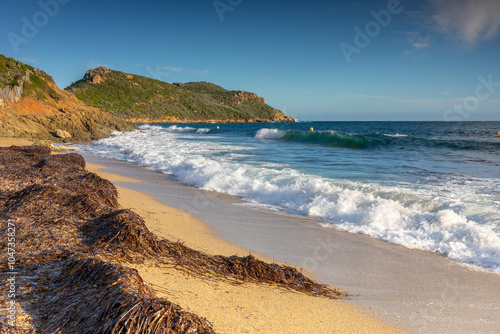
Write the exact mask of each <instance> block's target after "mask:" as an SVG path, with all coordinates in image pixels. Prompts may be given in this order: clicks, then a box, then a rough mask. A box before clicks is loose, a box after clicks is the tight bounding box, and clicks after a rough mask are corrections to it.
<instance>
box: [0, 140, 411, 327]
mask: <svg viewBox="0 0 500 334" xmlns="http://www.w3.org/2000/svg"><path fill="white" fill-rule="evenodd" d="M12 144H15V145H23V144H31V142H29V141H22V140H13V141H12V140H3V141H0V146H4V147H5V146H11V145H12ZM58 161H63V160H60V159H58ZM87 168H88V170H89V171H95V172H96V173H98V174H99V175H100V176H101V177H103V178H108V179H110V180H111V181H112V182H114V183H115V184H119V183H141V181H138V180H135V179H132V178H129V177H123V176H117V175H114V174H112V173H107V172H106V171H105V169H104V171H100V170H102V169H103V167H102V166H98V165H91V164H89V165H88V166H87ZM118 192H119V205H120V207H121V208H124V209H132V210H134V211H135V212H137V213H138V214H139V215H141V216H142V217H143V218H144V220H145V223H146V226H147V228H148V229H150V230H151V231H153V232H154V233H155V234H156V235H158V236H160V237H165V238H168V239H169V240H178V241H182V242H184V243H185V245H187V246H189V247H192V248H194V249H199V250H203V251H205V252H207V253H209V254H222V255H228V256H229V255H235V254H237V255H241V256H246V255H248V254H249V253H250V250H248V249H245V248H242V247H238V246H235V245H233V244H231V243H228V242H226V241H224V240H223V239H222V238H220V237H217V236H216V235H215V234H214V232H213V231H212V230H211V229H210V228H208V227H207V225H206V224H205V223H204V222H202V221H200V220H199V219H197V218H196V217H194V216H193V215H191V214H189V213H186V212H184V211H182V210H179V209H175V208H172V207H169V206H167V205H165V204H162V203H160V202H158V201H157V200H156V199H155V198H154V197H152V196H150V195H147V194H144V193H142V192H138V191H134V190H130V189H126V188H124V187H118ZM252 254H253V255H258V254H256V253H254V252H252ZM258 257H259V258H260V259H263V260H266V261H268V262H274V261H272V260H270V259H268V258H266V257H264V256H260V255H258ZM124 264H125V265H126V266H127V267H129V268H134V269H136V270H137V271H138V273H139V275H140V276H141V277H142V279H143V280H144V282H145V283H146V285H148V286H149V287H151V288H152V289H153V291H154V293H155V295H156V297H159V298H162V297H163V298H165V299H166V300H168V301H170V302H173V303H175V304H177V305H179V306H180V307H181V308H182V309H184V310H187V311H189V312H193V313H195V314H197V315H198V316H201V317H204V318H206V319H207V320H208V321H209V322H210V324H211V325H212V326H213V328H214V330H215V332H217V333H405V331H403V330H401V329H399V328H397V327H395V326H392V325H389V324H388V323H387V322H384V321H381V320H379V319H377V318H375V317H374V316H373V315H371V314H369V312H366V311H365V310H363V309H361V308H359V307H356V306H353V305H350V304H349V303H347V302H346V301H344V300H334V299H329V298H325V297H314V296H310V295H307V294H305V293H299V292H294V291H293V290H287V289H284V288H282V287H278V286H274V285H268V284H262V283H249V282H247V283H243V282H241V281H237V280H235V279H215V278H214V277H210V276H201V275H198V274H192V273H190V274H188V273H186V271H185V270H180V269H177V268H173V267H172V266H171V265H162V264H159V263H158V262H154V263H153V262H151V261H148V260H145V261H144V262H142V263H135V264H134V263H132V262H131V263H124ZM23 289H24V287H23ZM22 291H23V290H21V293H22ZM21 300H24V299H23V297H21ZM23 303H26V301H23ZM20 314H25V315H24V316H26V317H28V318H29V316H28V315H27V314H26V313H23V312H20ZM26 326H27V325H26Z"/></svg>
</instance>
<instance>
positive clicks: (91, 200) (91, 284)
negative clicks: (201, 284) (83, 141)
mask: <svg viewBox="0 0 500 334" xmlns="http://www.w3.org/2000/svg"><path fill="white" fill-rule="evenodd" d="M0 190H1V191H0V220H7V219H12V220H13V221H15V224H16V242H17V245H16V251H17V252H18V254H17V255H16V265H17V266H18V267H19V268H22V270H23V271H24V272H33V273H34V274H33V277H34V278H32V279H31V278H30V279H28V278H26V279H27V280H28V281H29V282H30V283H29V284H26V285H25V286H23V287H22V289H21V290H22V291H21V295H22V298H21V300H22V301H23V303H24V304H23V305H24V308H25V309H26V310H27V311H28V313H30V314H31V316H32V325H31V326H32V327H31V329H32V331H31V332H39V333H70V332H71V333H213V329H211V327H210V324H209V323H208V322H207V321H206V320H205V319H201V318H198V317H197V316H195V315H193V314H191V313H187V312H185V311H183V310H181V309H180V308H179V307H178V306H176V305H173V304H171V303H169V302H168V301H167V300H164V299H160V298H156V297H155V296H154V293H153V292H152V291H151V290H150V289H149V288H148V287H147V286H145V285H144V283H143V282H142V279H141V278H140V276H139V275H138V273H137V272H136V271H135V270H133V269H130V268H127V267H126V266H127V264H131V263H141V262H144V261H146V260H147V261H148V262H152V263H156V264H167V265H172V266H175V267H177V268H179V269H182V270H185V271H188V272H191V273H194V274H197V275H204V276H210V277H212V278H217V279H224V280H230V281H231V282H244V281H249V282H258V283H267V284H277V285H279V286H282V287H285V288H287V289H294V290H296V291H300V292H305V293H308V294H312V295H316V296H326V297H329V298H336V297H339V296H342V295H343V294H341V293H340V292H339V291H337V290H333V289H331V288H330V287H328V286H326V285H322V284H318V283H317V282H314V281H313V280H311V279H309V278H307V277H306V276H304V275H303V274H302V273H300V272H299V271H298V270H296V269H295V268H292V267H288V266H281V265H278V264H268V263H265V262H263V261H260V260H258V259H256V258H255V257H253V256H251V255H249V256H246V257H237V256H231V257H224V256H214V255H208V254H205V253H203V252H200V251H196V250H193V249H191V248H188V247H186V246H185V245H183V244H182V243H179V242H172V241H169V240H166V239H162V238H159V237H158V236H156V235H155V234H153V233H151V232H150V231H149V230H148V228H147V227H146V224H145V222H144V220H143V219H142V218H141V217H140V216H139V215H137V214H136V213H134V212H133V211H131V210H124V209H119V205H118V193H117V190H116V187H115V186H114V185H113V184H112V183H111V182H109V181H107V180H104V179H102V178H100V177H99V176H98V175H96V174H94V173H90V172H88V171H87V170H85V161H84V160H83V158H82V157H81V156H80V155H78V154H66V155H56V156H52V155H50V150H47V149H46V148H44V147H11V148H7V149H5V148H0ZM0 233H2V235H5V233H6V224H2V226H1V227H0ZM6 247H7V245H6V243H5V240H0V252H4V253H5V251H6ZM112 260H113V261H115V262H111V261H112ZM2 272H7V270H6V267H5V263H2V264H0V276H2ZM49 286H50V289H48V288H47V287H49ZM4 303H5V296H0V307H1V306H2V305H3V304H4ZM1 312H2V311H0V313H1ZM1 318H2V317H0V333H4V332H12V333H16V331H17V332H19V333H22V332H23V331H24V329H22V328H15V329H12V328H9V327H7V326H6V325H5V323H3V322H2V321H3V320H1ZM29 328H30V327H28V332H29V330H30V329H29ZM35 328H38V330H35Z"/></svg>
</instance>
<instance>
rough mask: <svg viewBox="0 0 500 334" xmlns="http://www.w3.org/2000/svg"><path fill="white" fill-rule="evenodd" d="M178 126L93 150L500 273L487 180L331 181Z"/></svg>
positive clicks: (495, 210) (499, 240) (270, 132)
mask: <svg viewBox="0 0 500 334" xmlns="http://www.w3.org/2000/svg"><path fill="white" fill-rule="evenodd" d="M178 129H179V128H178V127H177V126H171V127H169V128H166V129H162V128H160V127H156V126H150V127H148V128H144V127H143V128H142V131H134V132H129V133H118V134H117V135H116V136H115V137H112V138H107V139H102V140H99V141H97V142H95V143H94V146H93V152H94V153H98V154H100V155H103V156H107V157H111V158H119V159H126V160H128V161H130V162H134V163H137V164H140V165H143V166H147V167H151V168H154V169H156V170H160V171H163V172H166V173H170V174H173V175H175V176H176V177H177V178H178V179H179V180H180V181H182V182H185V183H188V184H190V185H194V186H196V187H199V188H203V189H207V190H212V191H218V192H222V193H227V194H231V195H236V196H241V197H243V198H245V199H248V200H251V201H254V202H258V203H264V204H266V205H272V206H276V207H280V208H283V209H285V210H286V211H290V212H295V213H299V214H303V215H308V216H311V217H315V218H320V219H322V220H324V221H325V222H326V224H327V225H328V226H334V227H336V228H340V229H344V230H346V231H350V232H355V233H363V234H367V235H371V236H374V237H377V238H380V239H383V240H386V241H388V242H393V243H398V244H401V245H404V246H407V247H410V248H419V249H424V250H430V251H437V252H442V253H445V254H447V255H448V256H449V257H450V258H453V259H456V260H459V261H463V262H468V263H474V264H476V265H480V266H483V267H486V268H490V270H492V271H494V272H497V273H500V214H499V211H500V210H499V207H500V203H498V202H497V201H495V200H494V199H493V200H492V199H489V198H488V196H485V197H479V198H478V195H477V194H478V192H477V191H476V189H478V188H479V187H484V186H485V184H487V183H486V182H491V180H488V181H487V180H481V179H476V180H468V181H467V182H465V181H464V180H458V179H457V180H453V181H450V182H449V184H440V185H436V184H428V185H426V186H419V187H418V188H417V187H415V186H413V185H411V184H399V185H398V186H392V187H389V186H384V185H380V184H375V183H363V182H354V181H347V180H333V179H327V178H323V177H319V176H315V175H309V174H305V173H301V172H298V171H297V170H294V169H291V168H286V167H283V166H281V167H278V166H275V167H273V166H272V164H271V165H269V166H267V165H266V164H262V163H260V164H252V163H251V162H250V160H248V161H249V162H247V163H241V160H242V154H241V153H239V152H240V151H241V150H242V149H246V150H248V149H250V148H249V147H241V146H236V145H224V144H221V143H214V142H208V141H197V140H180V133H179V132H185V131H187V130H178ZM182 129H186V128H182ZM186 135H188V136H197V134H196V133H195V132H193V133H192V134H186V133H183V134H182V136H183V137H185V136H186ZM282 135H283V132H282V131H279V130H277V129H261V130H259V132H258V133H257V135H256V136H255V137H256V138H259V139H261V138H280V137H281V136H282ZM198 136H199V134H198ZM82 148H83V149H84V148H85V147H82Z"/></svg>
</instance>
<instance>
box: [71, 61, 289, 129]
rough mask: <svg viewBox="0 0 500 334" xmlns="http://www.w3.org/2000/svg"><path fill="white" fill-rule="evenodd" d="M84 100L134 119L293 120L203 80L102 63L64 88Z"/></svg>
mask: <svg viewBox="0 0 500 334" xmlns="http://www.w3.org/2000/svg"><path fill="white" fill-rule="evenodd" d="M66 90H67V91H69V92H72V93H74V94H75V96H76V97H78V98H79V99H81V100H82V101H84V102H85V103H86V104H87V105H89V106H93V107H98V108H101V109H103V110H106V111H108V112H110V113H112V114H114V115H117V116H120V117H123V118H125V119H127V120H130V121H133V122H137V123H140V122H148V123H149V122H208V121H216V122H293V121H294V119H293V118H292V117H289V116H287V115H285V114H284V113H282V112H281V111H279V110H277V109H275V108H273V107H271V106H269V105H267V104H266V103H265V101H264V99H263V98H262V97H259V96H257V94H254V93H249V92H245V91H230V90H226V89H224V88H222V87H220V86H217V85H214V84H211V83H207V82H190V83H185V84H181V83H175V84H169V83H166V82H163V81H159V80H154V79H151V78H147V77H143V76H139V75H134V74H128V73H123V72H119V71H112V70H109V69H106V68H103V67H98V68H95V69H92V70H90V71H88V72H87V73H85V75H84V77H83V79H82V80H79V81H77V82H74V83H72V84H71V85H70V86H69V87H67V88H66Z"/></svg>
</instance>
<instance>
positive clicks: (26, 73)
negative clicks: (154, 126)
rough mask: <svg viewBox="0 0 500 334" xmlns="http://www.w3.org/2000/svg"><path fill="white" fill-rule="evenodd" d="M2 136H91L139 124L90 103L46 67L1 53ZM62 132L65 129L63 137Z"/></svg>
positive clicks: (78, 137)
mask: <svg viewBox="0 0 500 334" xmlns="http://www.w3.org/2000/svg"><path fill="white" fill-rule="evenodd" d="M0 104H1V109H0V136H6V137H25V138H35V139H51V140H57V141H61V140H65V141H74V140H91V139H97V138H103V137H107V136H109V135H110V134H111V133H112V132H113V131H116V130H121V131H126V130H131V129H134V128H135V125H134V124H132V123H129V122H127V121H125V120H124V119H122V118H119V117H116V116H114V115H111V114H110V113H108V112H105V111H103V110H100V109H98V108H91V107H88V106H86V105H85V104H84V103H83V102H82V101H80V100H78V99H77V98H76V97H75V96H73V95H72V94H71V93H69V92H66V91H64V90H60V89H59V88H58V87H57V85H56V84H55V82H54V79H52V77H51V76H50V75H48V74H47V73H45V72H44V71H41V70H39V69H37V68H33V67H32V66H29V65H27V64H24V63H22V62H20V61H18V60H16V59H14V58H7V57H5V56H3V55H0ZM58 133H59V134H60V133H65V138H61V137H60V135H58Z"/></svg>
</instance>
